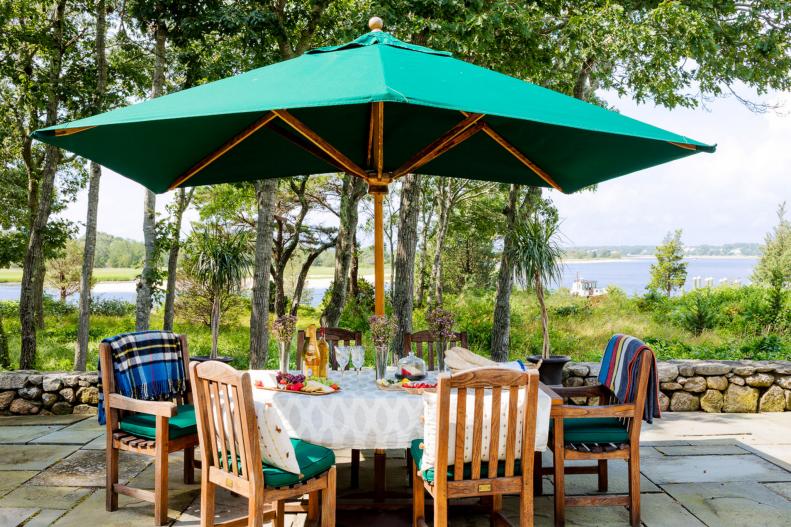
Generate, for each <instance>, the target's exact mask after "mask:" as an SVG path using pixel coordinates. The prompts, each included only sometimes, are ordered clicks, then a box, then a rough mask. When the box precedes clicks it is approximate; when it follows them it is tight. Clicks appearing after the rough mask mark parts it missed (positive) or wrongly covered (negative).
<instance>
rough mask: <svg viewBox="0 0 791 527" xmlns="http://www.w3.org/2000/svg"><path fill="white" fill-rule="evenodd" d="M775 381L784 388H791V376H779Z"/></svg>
mask: <svg viewBox="0 0 791 527" xmlns="http://www.w3.org/2000/svg"><path fill="white" fill-rule="evenodd" d="M775 382H776V383H777V384H778V385H780V387H781V388H783V389H784V390H791V377H778V378H776V379H775Z"/></svg>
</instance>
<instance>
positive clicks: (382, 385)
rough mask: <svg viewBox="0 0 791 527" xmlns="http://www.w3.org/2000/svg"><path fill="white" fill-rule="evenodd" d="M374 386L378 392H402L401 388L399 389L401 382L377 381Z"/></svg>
mask: <svg viewBox="0 0 791 527" xmlns="http://www.w3.org/2000/svg"><path fill="white" fill-rule="evenodd" d="M376 386H377V387H378V388H379V389H380V390H388V391H396V392H400V391H402V390H403V388H401V381H400V380H398V379H392V378H385V379H377V381H376Z"/></svg>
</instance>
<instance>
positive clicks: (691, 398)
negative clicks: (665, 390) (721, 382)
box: [670, 392, 700, 412]
mask: <svg viewBox="0 0 791 527" xmlns="http://www.w3.org/2000/svg"><path fill="white" fill-rule="evenodd" d="M698 408H700V400H699V399H698V398H697V396H695V395H692V394H691V393H688V392H673V397H672V398H671V399H670V410H671V411H673V412H695V411H697V410H698Z"/></svg>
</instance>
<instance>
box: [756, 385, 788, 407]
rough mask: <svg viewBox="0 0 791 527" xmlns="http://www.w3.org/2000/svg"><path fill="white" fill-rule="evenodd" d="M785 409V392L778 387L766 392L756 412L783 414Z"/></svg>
mask: <svg viewBox="0 0 791 527" xmlns="http://www.w3.org/2000/svg"><path fill="white" fill-rule="evenodd" d="M785 409H786V397H785V392H783V389H782V388H780V387H779V386H772V387H771V388H769V389H768V390H766V392H765V393H764V394H763V395H762V396H761V400H760V402H759V403H758V411H760V412H784V411H785Z"/></svg>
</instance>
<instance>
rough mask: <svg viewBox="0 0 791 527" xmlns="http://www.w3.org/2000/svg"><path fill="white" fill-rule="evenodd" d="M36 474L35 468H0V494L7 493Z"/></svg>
mask: <svg viewBox="0 0 791 527" xmlns="http://www.w3.org/2000/svg"><path fill="white" fill-rule="evenodd" d="M36 474H38V472H37V471H35V470H0V496H3V495H4V494H8V493H9V492H11V491H12V490H14V489H15V488H16V487H18V486H19V485H21V484H22V483H24V482H26V481H27V480H29V479H30V478H32V477H33V476H35V475H36Z"/></svg>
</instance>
